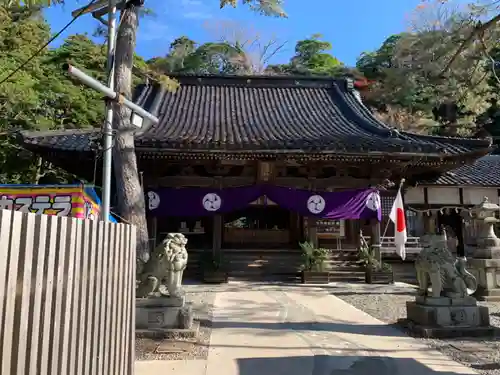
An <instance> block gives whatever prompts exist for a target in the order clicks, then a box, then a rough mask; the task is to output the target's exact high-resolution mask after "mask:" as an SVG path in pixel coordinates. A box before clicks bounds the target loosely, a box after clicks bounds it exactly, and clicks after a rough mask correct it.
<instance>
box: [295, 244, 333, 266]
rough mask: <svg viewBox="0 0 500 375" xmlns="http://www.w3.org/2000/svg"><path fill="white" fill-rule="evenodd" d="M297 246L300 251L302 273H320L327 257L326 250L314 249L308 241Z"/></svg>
mask: <svg viewBox="0 0 500 375" xmlns="http://www.w3.org/2000/svg"><path fill="white" fill-rule="evenodd" d="M299 245H300V248H301V249H302V259H303V263H302V265H303V268H304V271H322V270H323V267H324V263H325V260H326V259H327V257H328V250H326V249H320V248H316V247H315V246H314V245H313V244H312V243H311V242H308V241H306V242H301V243H299Z"/></svg>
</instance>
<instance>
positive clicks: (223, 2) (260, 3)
mask: <svg viewBox="0 0 500 375" xmlns="http://www.w3.org/2000/svg"><path fill="white" fill-rule="evenodd" d="M239 2H241V3H242V4H244V5H248V6H249V7H250V9H251V10H253V11H255V12H257V13H260V14H262V15H265V16H274V17H286V13H285V11H284V10H283V0H240V1H238V0H220V7H221V9H222V8H224V7H226V6H232V7H234V8H235V7H236V6H237V5H238V3H239Z"/></svg>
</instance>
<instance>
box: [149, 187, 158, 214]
mask: <svg viewBox="0 0 500 375" xmlns="http://www.w3.org/2000/svg"><path fill="white" fill-rule="evenodd" d="M159 206H160V196H159V195H158V194H157V193H155V192H154V191H148V208H149V210H150V211H152V210H156V209H157V208H158V207H159Z"/></svg>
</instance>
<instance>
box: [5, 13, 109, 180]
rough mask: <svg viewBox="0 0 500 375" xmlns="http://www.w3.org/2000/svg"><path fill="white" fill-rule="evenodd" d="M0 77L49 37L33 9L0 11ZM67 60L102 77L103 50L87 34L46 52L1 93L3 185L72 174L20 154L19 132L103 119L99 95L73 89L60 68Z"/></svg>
mask: <svg viewBox="0 0 500 375" xmlns="http://www.w3.org/2000/svg"><path fill="white" fill-rule="evenodd" d="M0 21H1V27H0V28H1V31H2V32H1V33H0V53H1V54H0V77H2V78H3V77H5V76H7V75H8V74H10V73H11V71H12V70H13V69H15V68H16V67H18V66H19V65H20V64H22V63H23V62H24V61H26V59H27V58H28V57H29V56H32V55H33V54H34V53H35V52H36V51H37V50H38V49H39V47H40V45H43V44H44V43H45V41H46V40H47V39H48V38H49V37H50V28H49V25H48V24H47V22H46V21H45V20H44V18H43V17H41V14H40V12H38V11H37V10H34V11H28V10H26V9H23V8H9V9H6V8H1V7H0ZM67 61H70V62H72V63H76V64H78V66H79V67H81V68H83V69H84V70H87V71H89V73H90V74H92V75H95V76H97V77H98V78H99V77H102V76H103V72H102V67H103V66H104V64H105V56H104V55H103V46H102V45H98V44H95V43H93V42H92V41H91V40H90V39H88V38H87V37H86V36H85V35H75V36H71V37H69V38H68V39H67V40H66V41H65V42H64V43H63V44H62V45H61V46H60V47H59V48H55V49H51V50H49V49H45V50H43V51H42V52H41V53H40V54H39V55H38V56H36V57H35V58H33V59H32V60H31V62H30V64H29V65H28V66H26V68H25V69H23V70H21V71H20V72H19V73H18V74H17V75H16V76H15V78H14V79H11V80H8V81H6V82H5V83H4V84H3V86H2V90H0V92H1V94H0V103H1V106H2V116H1V117H0V129H1V130H0V132H1V134H2V137H1V138H0V142H1V144H2V149H1V152H0V178H1V180H2V182H4V183H37V182H39V181H42V182H43V181H44V182H47V183H57V182H61V183H64V182H69V181H73V180H74V178H73V176H71V175H70V174H67V173H64V172H63V171H62V170H60V169H58V168H55V167H54V166H52V165H50V164H49V163H46V162H45V163H41V159H40V158H37V157H34V156H33V155H31V153H29V152H27V151H25V150H22V149H21V148H20V147H19V146H18V144H17V142H16V140H15V135H14V134H15V132H17V131H19V130H52V129H66V128H86V127H92V126H96V124H97V123H96V121H100V120H101V119H102V116H103V112H104V111H103V105H102V98H101V95H100V94H99V93H97V92H94V91H92V90H86V89H82V88H83V86H82V85H79V84H78V85H75V84H73V83H72V81H71V80H70V79H69V78H68V77H67V75H66V74H64V73H63V72H62V70H61V66H62V64H63V63H64V62H67Z"/></svg>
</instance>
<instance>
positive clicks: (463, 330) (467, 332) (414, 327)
mask: <svg viewBox="0 0 500 375" xmlns="http://www.w3.org/2000/svg"><path fill="white" fill-rule="evenodd" d="M398 324H399V325H400V326H402V327H404V328H406V329H407V330H408V331H409V333H410V334H412V335H414V336H417V337H424V338H429V339H448V338H458V337H488V338H491V337H494V336H495V335H497V334H498V329H497V328H495V327H492V326H488V327H460V328H454V327H429V326H423V325H420V324H416V323H414V322H412V321H411V320H408V319H399V320H398Z"/></svg>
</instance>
